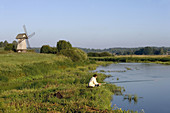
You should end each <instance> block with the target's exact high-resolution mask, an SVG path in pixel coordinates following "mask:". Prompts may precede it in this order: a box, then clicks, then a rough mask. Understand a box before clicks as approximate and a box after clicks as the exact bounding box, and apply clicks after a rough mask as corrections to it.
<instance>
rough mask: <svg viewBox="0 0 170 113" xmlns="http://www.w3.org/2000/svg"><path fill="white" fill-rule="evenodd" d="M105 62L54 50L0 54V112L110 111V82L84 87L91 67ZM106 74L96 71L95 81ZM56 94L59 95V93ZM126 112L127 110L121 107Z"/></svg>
mask: <svg viewBox="0 0 170 113" xmlns="http://www.w3.org/2000/svg"><path fill="white" fill-rule="evenodd" d="M107 64H108V62H95V61H89V60H87V61H84V62H73V61H72V60H71V59H69V58H67V57H65V56H62V55H58V56H57V55H55V54H38V53H8V54H0V112H22V113H23V112H24V113H25V112H49V113H54V112H114V113H121V112H122V113H123V111H122V110H121V109H119V108H116V110H114V111H113V110H112V108H111V99H112V95H113V94H114V92H115V90H119V91H122V88H121V87H118V86H116V85H114V84H105V85H102V86H100V87H96V88H87V84H88V82H89V80H90V78H91V77H92V75H93V74H94V72H92V71H91V70H94V69H96V67H97V66H99V65H107ZM106 77H108V76H107V75H104V74H102V73H98V78H97V79H98V82H103V80H104V79H105V78H106ZM59 94H60V95H59ZM124 112H130V111H124Z"/></svg>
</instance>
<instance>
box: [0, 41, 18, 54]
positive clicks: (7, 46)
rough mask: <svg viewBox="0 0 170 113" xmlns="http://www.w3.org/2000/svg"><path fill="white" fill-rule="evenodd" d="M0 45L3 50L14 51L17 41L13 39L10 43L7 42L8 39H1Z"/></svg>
mask: <svg viewBox="0 0 170 113" xmlns="http://www.w3.org/2000/svg"><path fill="white" fill-rule="evenodd" d="M0 47H4V50H5V51H14V52H16V49H17V41H15V40H14V41H13V42H12V43H8V41H6V40H5V41H4V42H3V41H1V42H0Z"/></svg>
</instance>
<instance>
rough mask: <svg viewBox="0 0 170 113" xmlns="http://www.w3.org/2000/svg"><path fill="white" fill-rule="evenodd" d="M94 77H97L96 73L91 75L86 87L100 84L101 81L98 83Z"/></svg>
mask: <svg viewBox="0 0 170 113" xmlns="http://www.w3.org/2000/svg"><path fill="white" fill-rule="evenodd" d="M96 78H97V74H94V75H93V77H92V78H91V79H90V82H89V84H88V87H95V86H96V87H98V86H100V85H101V83H98V82H97V81H96Z"/></svg>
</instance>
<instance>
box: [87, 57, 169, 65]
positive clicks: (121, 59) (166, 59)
mask: <svg viewBox="0 0 170 113" xmlns="http://www.w3.org/2000/svg"><path fill="white" fill-rule="evenodd" d="M89 59H90V60H95V61H113V62H146V63H149V62H154V63H162V64H164V63H165V64H170V56H168V55H158V56H157V55H133V56H130V55H127V56H115V57H90V58H89Z"/></svg>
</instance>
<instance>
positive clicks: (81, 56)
mask: <svg viewBox="0 0 170 113" xmlns="http://www.w3.org/2000/svg"><path fill="white" fill-rule="evenodd" d="M60 54H62V55H64V56H67V57H69V58H71V60H72V61H73V62H79V61H85V60H87V54H86V53H85V52H84V51H82V50H80V49H78V48H72V49H63V50H61V51H60Z"/></svg>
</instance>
